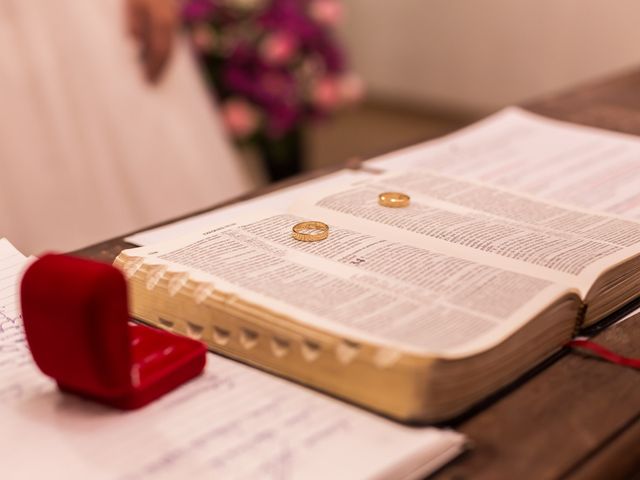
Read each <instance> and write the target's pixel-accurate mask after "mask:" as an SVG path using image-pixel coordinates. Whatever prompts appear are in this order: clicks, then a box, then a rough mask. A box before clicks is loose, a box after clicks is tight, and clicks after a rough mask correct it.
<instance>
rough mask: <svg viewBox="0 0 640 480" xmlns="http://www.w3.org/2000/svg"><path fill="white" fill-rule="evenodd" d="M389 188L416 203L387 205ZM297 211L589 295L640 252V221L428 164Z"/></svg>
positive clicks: (306, 203) (316, 199)
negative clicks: (383, 200) (382, 197)
mask: <svg viewBox="0 0 640 480" xmlns="http://www.w3.org/2000/svg"><path fill="white" fill-rule="evenodd" d="M386 191H397V192H403V193H406V194H408V195H409V196H410V197H411V204H410V205H409V206H408V207H406V208H386V207H384V206H381V205H379V204H378V195H379V194H380V193H382V192H386ZM292 211H293V212H296V213H303V212H304V214H305V215H307V216H310V218H313V219H318V220H322V219H330V220H331V221H333V222H335V223H338V224H340V225H342V226H347V225H348V226H351V227H352V228H355V229H357V230H360V231H367V232H375V233H376V234H377V235H380V236H382V237H384V238H389V239H391V238H401V239H402V240H403V241H406V242H408V243H410V244H412V245H414V246H421V245H424V246H428V247H429V248H432V249H434V250H436V251H438V252H441V253H445V254H449V255H452V256H456V257H459V258H465V259H468V260H474V259H477V260H479V261H481V262H483V263H487V264H491V265H496V266H499V267H501V268H505V269H508V270H511V271H515V272H520V273H523V274H528V275H533V276H536V277H540V278H544V279H547V280H550V281H553V282H558V283H563V284H564V285H567V286H570V287H574V288H578V289H579V290H580V291H581V293H582V295H586V293H587V291H588V289H589V288H590V286H591V285H592V284H593V282H594V281H595V280H596V279H597V278H598V276H600V275H601V274H602V273H603V272H604V271H605V270H606V269H608V268H610V267H612V266H613V265H616V264H618V263H619V262H621V261H623V260H625V259H629V258H631V257H633V256H635V255H638V254H640V222H635V221H632V220H626V219H623V218H618V217H614V216H611V215H606V214H597V213H593V212H588V211H584V210H577V209H575V208H573V207H571V208H568V207H565V206H563V205H560V204H558V203H551V202H547V201H542V200H538V199H536V198H535V197H532V196H527V195H522V194H519V193H516V192H513V191H509V190H506V189H501V188H497V187H492V186H490V185H487V184H483V183H479V182H476V181H470V180H461V179H459V178H455V177H450V176H445V175H441V174H437V173H435V172H431V171H427V170H412V171H407V172H390V173H387V174H384V175H378V176H377V177H375V178H373V179H371V180H367V181H363V182H358V183H357V184H355V185H353V186H351V187H350V188H335V189H332V190H330V191H327V192H325V193H323V194H317V195H315V196H307V197H305V198H304V199H302V200H301V201H300V202H299V203H298V204H297V205H296V206H295V207H294V208H293V209H292Z"/></svg>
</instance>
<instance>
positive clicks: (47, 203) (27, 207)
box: [0, 0, 249, 253]
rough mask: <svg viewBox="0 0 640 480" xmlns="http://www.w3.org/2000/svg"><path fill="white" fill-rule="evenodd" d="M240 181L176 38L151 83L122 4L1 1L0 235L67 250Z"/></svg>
mask: <svg viewBox="0 0 640 480" xmlns="http://www.w3.org/2000/svg"><path fill="white" fill-rule="evenodd" d="M248 187H249V181H248V179H247V177H246V176H245V174H244V171H243V169H241V168H240V165H238V164H237V163H236V159H235V157H234V155H233V153H232V150H231V148H230V146H229V144H228V143H227V140H226V138H225V136H224V133H223V131H222V127H221V125H220V123H219V120H218V119H217V117H216V115H215V112H214V111H213V107H212V104H211V102H210V101H209V99H208V98H207V94H206V91H205V87H204V85H203V84H202V82H201V80H200V78H199V76H198V74H197V71H196V68H195V65H194V62H193V60H192V58H191V56H190V53H189V51H188V48H187V47H186V45H185V44H184V42H179V45H178V47H177V48H176V50H175V51H174V55H173V57H172V60H171V63H170V65H169V68H168V71H167V72H166V74H165V75H164V77H163V79H162V81H161V83H160V84H159V85H156V86H150V85H149V84H147V83H146V81H145V80H144V78H143V75H142V72H141V69H140V66H139V65H138V62H137V59H136V50H135V48H134V45H133V43H132V41H131V39H130V38H129V37H128V35H127V33H126V28H125V21H124V0H0V237H2V236H7V237H8V238H9V239H10V240H11V241H12V242H14V243H15V244H16V245H17V246H18V247H19V248H21V249H22V250H23V251H25V252H28V253H39V252H40V251H42V250H45V249H46V250H52V249H53V250H69V249H73V248H77V247H80V246H84V245H87V244H89V243H92V242H96V241H99V240H103V239H106V238H108V237H112V236H115V235H119V234H123V233H126V232H128V231H131V230H133V229H136V228H141V227H143V226H146V225H148V224H151V223H154V222H158V221H161V220H164V219H168V218H171V217H173V216H176V215H179V214H182V213H187V212H189V211H191V210H194V209H197V208H202V207H205V206H207V205H209V204H212V203H214V202H216V201H219V200H222V199H225V198H229V197H231V196H233V195H236V194H239V193H241V192H242V191H244V190H246V189H247V188H248Z"/></svg>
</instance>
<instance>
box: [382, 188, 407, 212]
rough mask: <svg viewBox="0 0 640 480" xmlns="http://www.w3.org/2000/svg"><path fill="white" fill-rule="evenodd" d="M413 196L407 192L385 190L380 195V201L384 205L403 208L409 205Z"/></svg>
mask: <svg viewBox="0 0 640 480" xmlns="http://www.w3.org/2000/svg"><path fill="white" fill-rule="evenodd" d="M410 201H411V197H409V195H407V194H406V193H400V192H384V193H381V194H380V195H378V203H379V204H380V205H382V206H383V207H390V208H401V207H408V206H409V202H410Z"/></svg>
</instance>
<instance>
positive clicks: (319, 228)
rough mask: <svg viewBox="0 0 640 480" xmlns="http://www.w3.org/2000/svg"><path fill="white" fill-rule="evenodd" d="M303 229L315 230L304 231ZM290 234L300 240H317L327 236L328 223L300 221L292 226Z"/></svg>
mask: <svg viewBox="0 0 640 480" xmlns="http://www.w3.org/2000/svg"><path fill="white" fill-rule="evenodd" d="M305 230H315V232H314V233H305ZM291 236H292V237H293V238H295V239H296V240H298V241H300V242H317V241H319V240H324V239H325V238H327V237H328V236H329V225H327V224H326V223H322V222H315V221H314V222H300V223H297V224H296V225H294V226H293V232H292V233H291Z"/></svg>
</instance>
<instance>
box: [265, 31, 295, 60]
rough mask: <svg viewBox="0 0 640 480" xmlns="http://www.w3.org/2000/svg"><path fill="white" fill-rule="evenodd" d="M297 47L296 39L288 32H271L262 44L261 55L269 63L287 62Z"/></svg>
mask: <svg viewBox="0 0 640 480" xmlns="http://www.w3.org/2000/svg"><path fill="white" fill-rule="evenodd" d="M296 49H297V42H296V39H295V38H294V37H293V36H292V35H290V34H289V33H287V32H274V33H271V34H269V35H268V36H267V37H266V38H265V39H264V40H263V41H262V44H261V45H260V56H261V57H262V59H263V60H264V61H265V62H266V63H268V64H269V65H283V64H285V63H287V62H288V61H289V60H291V58H292V57H293V55H294V54H295V52H296Z"/></svg>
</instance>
